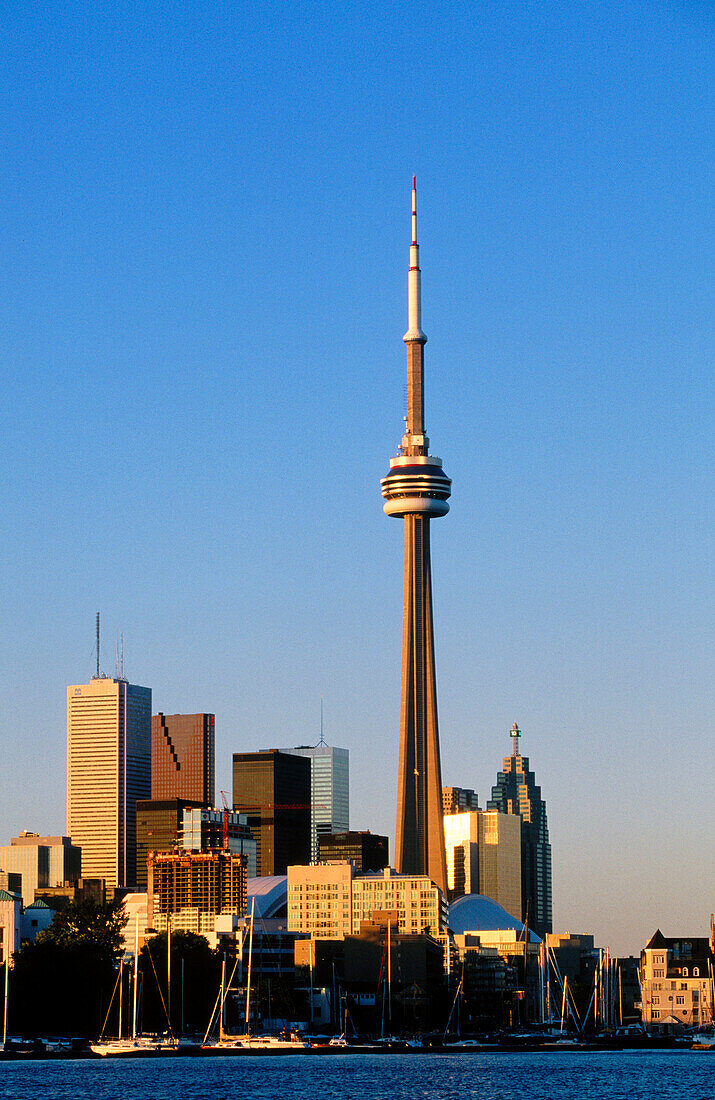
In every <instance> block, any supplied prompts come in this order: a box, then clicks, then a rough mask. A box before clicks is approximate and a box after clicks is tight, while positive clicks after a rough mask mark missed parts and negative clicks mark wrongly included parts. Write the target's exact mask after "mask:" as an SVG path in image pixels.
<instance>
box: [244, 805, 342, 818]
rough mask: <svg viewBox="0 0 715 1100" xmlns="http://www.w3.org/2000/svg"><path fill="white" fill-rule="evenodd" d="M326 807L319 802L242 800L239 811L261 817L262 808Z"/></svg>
mask: <svg viewBox="0 0 715 1100" xmlns="http://www.w3.org/2000/svg"><path fill="white" fill-rule="evenodd" d="M327 808H328V807H327V806H326V805H325V804H324V803H321V802H256V803H251V802H244V803H242V804H241V806H240V812H241V813H242V814H260V816H261V817H263V816H264V814H263V811H264V810H327ZM268 816H270V815H268Z"/></svg>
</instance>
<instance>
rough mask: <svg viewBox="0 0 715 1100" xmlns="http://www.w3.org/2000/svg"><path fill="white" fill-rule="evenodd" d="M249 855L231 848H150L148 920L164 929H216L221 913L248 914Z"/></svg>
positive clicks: (206, 930)
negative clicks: (182, 849)
mask: <svg viewBox="0 0 715 1100" xmlns="http://www.w3.org/2000/svg"><path fill="white" fill-rule="evenodd" d="M247 877H248V876H247V859H246V856H245V855H239V854H238V853H235V852H229V851H211V852H150V853H149V858H148V861H147V919H148V923H149V925H150V926H153V927H154V928H156V930H157V931H158V932H162V931H164V930H165V929H166V928H167V926H168V923H169V918H171V928H172V930H173V931H178V930H182V931H186V932H197V933H205V932H213V931H214V924H215V920H216V917H218V916H222V915H230V914H235V915H236V916H243V915H244V914H245V912H246V890H247Z"/></svg>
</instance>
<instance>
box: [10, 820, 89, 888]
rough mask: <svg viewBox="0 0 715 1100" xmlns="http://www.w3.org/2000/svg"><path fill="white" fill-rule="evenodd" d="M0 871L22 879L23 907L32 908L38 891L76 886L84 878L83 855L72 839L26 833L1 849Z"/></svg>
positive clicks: (13, 838)
mask: <svg viewBox="0 0 715 1100" xmlns="http://www.w3.org/2000/svg"><path fill="white" fill-rule="evenodd" d="M0 870H3V871H8V872H13V873H14V874H18V875H20V876H21V877H22V886H21V890H22V904H23V905H25V906H28V905H32V903H33V902H34V900H35V891H36V890H44V889H46V888H48V887H53V886H63V885H64V884H65V883H76V882H77V880H78V879H79V878H81V876H82V855H81V852H80V849H79V847H78V846H77V845H76V844H73V843H72V841H71V840H70V838H69V837H68V836H39V835H38V834H37V833H30V832H22V833H20V835H19V836H14V837H12V838H11V840H10V843H9V844H6V845H3V847H0Z"/></svg>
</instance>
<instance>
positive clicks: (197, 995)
mask: <svg viewBox="0 0 715 1100" xmlns="http://www.w3.org/2000/svg"><path fill="white" fill-rule="evenodd" d="M167 961H168V960H167V935H166V932H159V933H158V934H157V935H156V936H153V937H152V939H151V940H149V942H148V943H147V944H145V945H144V947H143V948H142V949H141V952H140V955H139V966H140V970H141V975H142V1005H141V1026H142V1030H144V1031H148V1032H164V1031H167V1030H169V1025H168V1021H167V1009H168V1008H169V1004H168V997H167ZM220 981H221V960H220V957H219V954H218V952H216V951H212V950H211V948H210V947H209V945H208V942H207V940H206V938H205V937H204V936H198V935H196V933H195V932H172V934H171V1006H170V1017H171V1030H172V1031H173V1033H174V1034H175V1035H178V1034H179V1032H180V1030H181V1026H182V1022H183V1028H184V1032H185V1033H200V1034H203V1032H204V1031H205V1030H206V1026H207V1024H208V1021H209V1016H210V1014H211V1009H212V1007H213V1004H214V1001H215V1000H216V995H217V993H218V989H219V985H220Z"/></svg>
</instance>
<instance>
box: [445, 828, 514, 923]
mask: <svg viewBox="0 0 715 1100" xmlns="http://www.w3.org/2000/svg"><path fill="white" fill-rule="evenodd" d="M444 842H445V846H446V849H447V881H448V885H449V900H450V901H454V899H455V898H458V897H461V895H462V894H484V895H485V896H486V897H488V898H491V899H492V901H496V902H497V903H498V904H499V905H501V906H502V907H503V908H504V909H506V911H507V913H509V914H511V916H513V917H516V918H517V919H519V918H520V916H521V823H520V821H519V819H518V817H515V816H514V815H513V814H500V813H499V812H498V811H497V810H472V811H468V812H467V813H454V814H445V816H444Z"/></svg>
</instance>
